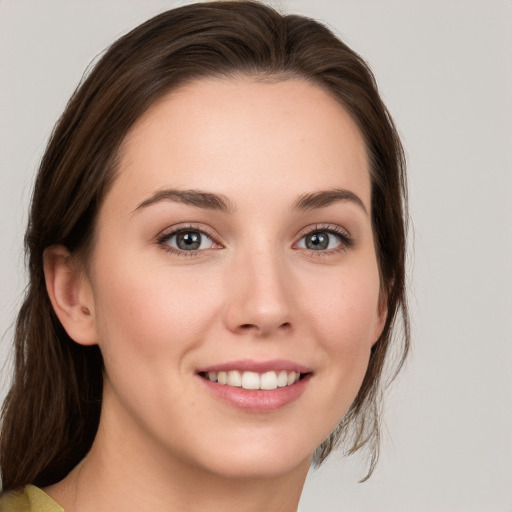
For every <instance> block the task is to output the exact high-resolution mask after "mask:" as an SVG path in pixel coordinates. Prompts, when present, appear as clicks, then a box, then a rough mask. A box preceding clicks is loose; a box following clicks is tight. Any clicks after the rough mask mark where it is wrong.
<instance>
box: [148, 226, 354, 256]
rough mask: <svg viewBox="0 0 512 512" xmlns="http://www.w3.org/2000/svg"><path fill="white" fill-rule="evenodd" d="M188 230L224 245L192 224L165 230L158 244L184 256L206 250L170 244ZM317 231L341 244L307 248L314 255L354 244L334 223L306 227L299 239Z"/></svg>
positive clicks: (336, 250) (340, 250)
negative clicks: (326, 248)
mask: <svg viewBox="0 0 512 512" xmlns="http://www.w3.org/2000/svg"><path fill="white" fill-rule="evenodd" d="M187 231H193V232H198V233H201V234H203V235H206V236H207V237H208V238H209V239H210V240H211V241H212V242H213V243H214V244H217V245H219V246H220V247H222V246H221V244H220V243H219V242H217V241H216V239H215V236H214V235H213V234H211V233H209V232H208V230H206V229H204V228H199V227H198V226H194V225H192V224H190V225H187V226H182V227H178V228H172V229H170V230H169V231H165V232H163V233H162V234H160V235H159V236H158V237H157V244H158V245H159V246H160V247H161V248H162V249H163V250H164V251H167V252H170V253H172V254H176V255H178V256H182V257H191V256H196V255H197V254H198V253H200V252H202V251H205V250H206V249H197V250H190V251H185V250H179V249H176V248H174V247H171V246H170V245H169V244H168V241H169V240H170V239H171V238H172V237H173V236H176V235H179V234H180V233H186V232H187ZM315 233H327V234H329V235H334V236H336V237H337V238H338V240H339V242H340V243H339V246H338V247H336V248H334V249H328V250H318V251H315V250H312V249H305V250H306V251H308V252H309V253H310V255H311V256H313V257H323V256H329V255H332V254H335V253H340V252H344V251H346V250H348V249H350V248H351V247H353V246H354V239H353V238H352V237H351V236H350V234H349V233H348V232H347V231H346V230H345V229H343V228H341V227H339V226H335V225H332V224H317V225H316V226H314V227H313V228H306V230H304V231H303V232H302V233H300V235H299V241H300V240H302V239H303V238H304V237H306V236H311V235H314V234H315ZM297 243H298V242H295V244H294V245H296V244H297Z"/></svg>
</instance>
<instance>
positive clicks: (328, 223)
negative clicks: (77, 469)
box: [87, 79, 385, 477]
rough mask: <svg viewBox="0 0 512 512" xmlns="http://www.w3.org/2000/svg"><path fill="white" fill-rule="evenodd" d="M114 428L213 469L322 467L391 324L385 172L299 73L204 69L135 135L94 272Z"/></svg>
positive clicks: (269, 471)
mask: <svg viewBox="0 0 512 512" xmlns="http://www.w3.org/2000/svg"><path fill="white" fill-rule="evenodd" d="M88 279H89V282H88V284H87V286H89V287H90V293H91V297H92V299H91V300H92V302H91V304H92V308H91V312H92V315H93V317H94V322H95V329H96V335H97V342H98V344H99V345H100V348H101V351H102V353H103V357H104V361H105V396H104V407H103V412H102V414H103V418H102V421H103V423H104V424H106V425H107V426H108V428H107V429H105V430H107V431H109V432H115V436H112V438H116V439H122V440H123V442H124V443H125V446H136V447H137V448H138V449H139V450H143V453H155V454H158V456H160V457H162V456H163V457H167V458H168V460H174V461H176V460H179V461H180V464H185V465H187V467H189V468H194V470H195V471H208V472H210V473H211V472H213V473H215V474H219V475H224V476H230V477H233V476H247V477H255V476H269V475H276V474H283V473H286V472H287V471H291V470H293V469H294V468H296V467H299V466H305V465H306V466H307V465H309V461H310V458H311V456H312V454H313V452H314V450H315V449H316V447H317V446H318V445H319V444H320V443H321V442H322V441H323V440H324V439H325V438H326V437H327V436H328V435H329V433H330V432H331V431H332V429H333V428H334V427H335V426H336V424H337V423H338V422H339V420H340V419H341V418H342V416H343V415H344V413H345V412H346V410H347V409H348V407H349V406H350V404H351V403H352V401H353V400H354V398H355V396H356V394H357V391H358V389H359V387H360V384H361V382H362V379H363V377H364V374H365V371H366V367H367V364H368V360H369V355H370V349H371V346H372V344H373V343H374V342H375V341H376V340H377V338H378V336H379V335H380V332H381V329H382V326H383V321H384V316H385V314H384V312H382V311H381V310H380V309H379V270H378V265H377V260H376V255H375V247H374V240H373V234H372V228H371V198H370V178H369V171H368V161H367V156H366V152H365V146H364V142H363V139H362V137H361V134H360V133H359V131H358V129H357V127H356V125H355V123H354V122H353V120H352V119H351V117H350V116H349V115H348V114H347V112H346V111H345V110H344V109H343V108H342V107H341V106H340V105H339V104H338V103H337V102H336V101H335V100H334V99H332V98H331V97H330V96H329V95H328V94H327V93H326V92H324V91H323V90H322V89H320V88H318V87H317V86H314V85H311V84H309V83H306V82H303V81H299V80H288V81H282V82H277V83H275V82H273V83H265V82H254V81H251V80H249V79H247V80H227V79H226V80H203V81H200V82H197V83H194V84H191V85H187V86H185V87H183V88H181V89H179V90H177V91H174V92H172V93H171V94H169V95H168V96H166V97H165V98H163V99H162V100H161V101H159V102H158V103H157V104H155V105H153V107H152V108H151V109H150V110H149V111H148V112H146V113H145V115H144V116H143V117H142V118H141V119H139V121H138V122H137V124H136V125H135V126H134V127H133V129H132V130H131V132H130V133H129V135H128V136H127V138H126V139H125V141H124V143H123V146H122V150H121V158H120V164H119V171H118V176H117V177H116V180H115V182H114V184H113V186H112V188H111V189H110V191H109V192H108V194H107V195H106V197H105V200H104V203H103V205H102V208H101V210H100V213H99V219H98V226H97V237H96V242H95V247H94V249H93V255H92V260H91V264H90V268H89V272H88Z"/></svg>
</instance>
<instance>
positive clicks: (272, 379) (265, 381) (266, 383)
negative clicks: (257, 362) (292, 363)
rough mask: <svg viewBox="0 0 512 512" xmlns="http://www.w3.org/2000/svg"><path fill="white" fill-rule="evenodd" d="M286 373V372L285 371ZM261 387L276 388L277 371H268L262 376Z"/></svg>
mask: <svg viewBox="0 0 512 512" xmlns="http://www.w3.org/2000/svg"><path fill="white" fill-rule="evenodd" d="M284 373H286V372H284ZM260 380H261V384H260V389H276V388H277V375H276V372H266V373H264V374H263V375H262V376H261V379H260Z"/></svg>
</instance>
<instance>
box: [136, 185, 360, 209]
mask: <svg viewBox="0 0 512 512" xmlns="http://www.w3.org/2000/svg"><path fill="white" fill-rule="evenodd" d="M162 201H171V202H175V203H182V204H187V205H190V206H195V207H197V208H204V209H206V210H217V211H220V212H223V213H233V212H235V211H236V208H235V205H234V204H233V203H232V202H231V201H230V199H229V198H228V197H226V196H224V195H222V194H213V193H211V192H204V191H202V190H179V189H165V190H158V191H156V192H155V193H154V194H153V195H152V196H151V197H149V198H148V199H146V200H144V201H143V202H142V203H140V204H139V205H138V206H137V208H135V210H134V213H135V212H137V211H139V210H143V209H144V208H147V207H148V206H151V205H153V204H156V203H159V202H162ZM340 201H349V202H351V203H354V204H355V205H357V206H358V207H360V208H361V209H362V210H363V211H364V212H365V213H366V214H368V212H367V210H366V207H365V206H364V203H363V201H362V200H361V199H360V198H359V196H357V195H356V194H354V193H353V192H351V191H350V190H345V189H341V188H335V189H330V190H320V191H318V192H311V193H306V194H303V195H301V196H300V197H299V198H298V199H297V200H296V201H295V202H294V203H293V205H292V210H303V211H305V210H315V209H318V208H326V207H328V206H330V205H332V204H334V203H337V202H340Z"/></svg>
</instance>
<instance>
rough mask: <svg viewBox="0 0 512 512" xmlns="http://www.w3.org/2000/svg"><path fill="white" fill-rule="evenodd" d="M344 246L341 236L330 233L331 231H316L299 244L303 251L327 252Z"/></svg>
mask: <svg viewBox="0 0 512 512" xmlns="http://www.w3.org/2000/svg"><path fill="white" fill-rule="evenodd" d="M341 244H342V241H341V239H340V236H339V235H336V234H334V233H330V232H329V231H314V232H313V233H308V234H307V235H306V236H303V237H302V238H301V239H300V240H299V241H298V243H297V247H300V248H301V249H309V250H311V251H326V250H330V249H336V248H338V247H339V246H340V245H341Z"/></svg>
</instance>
